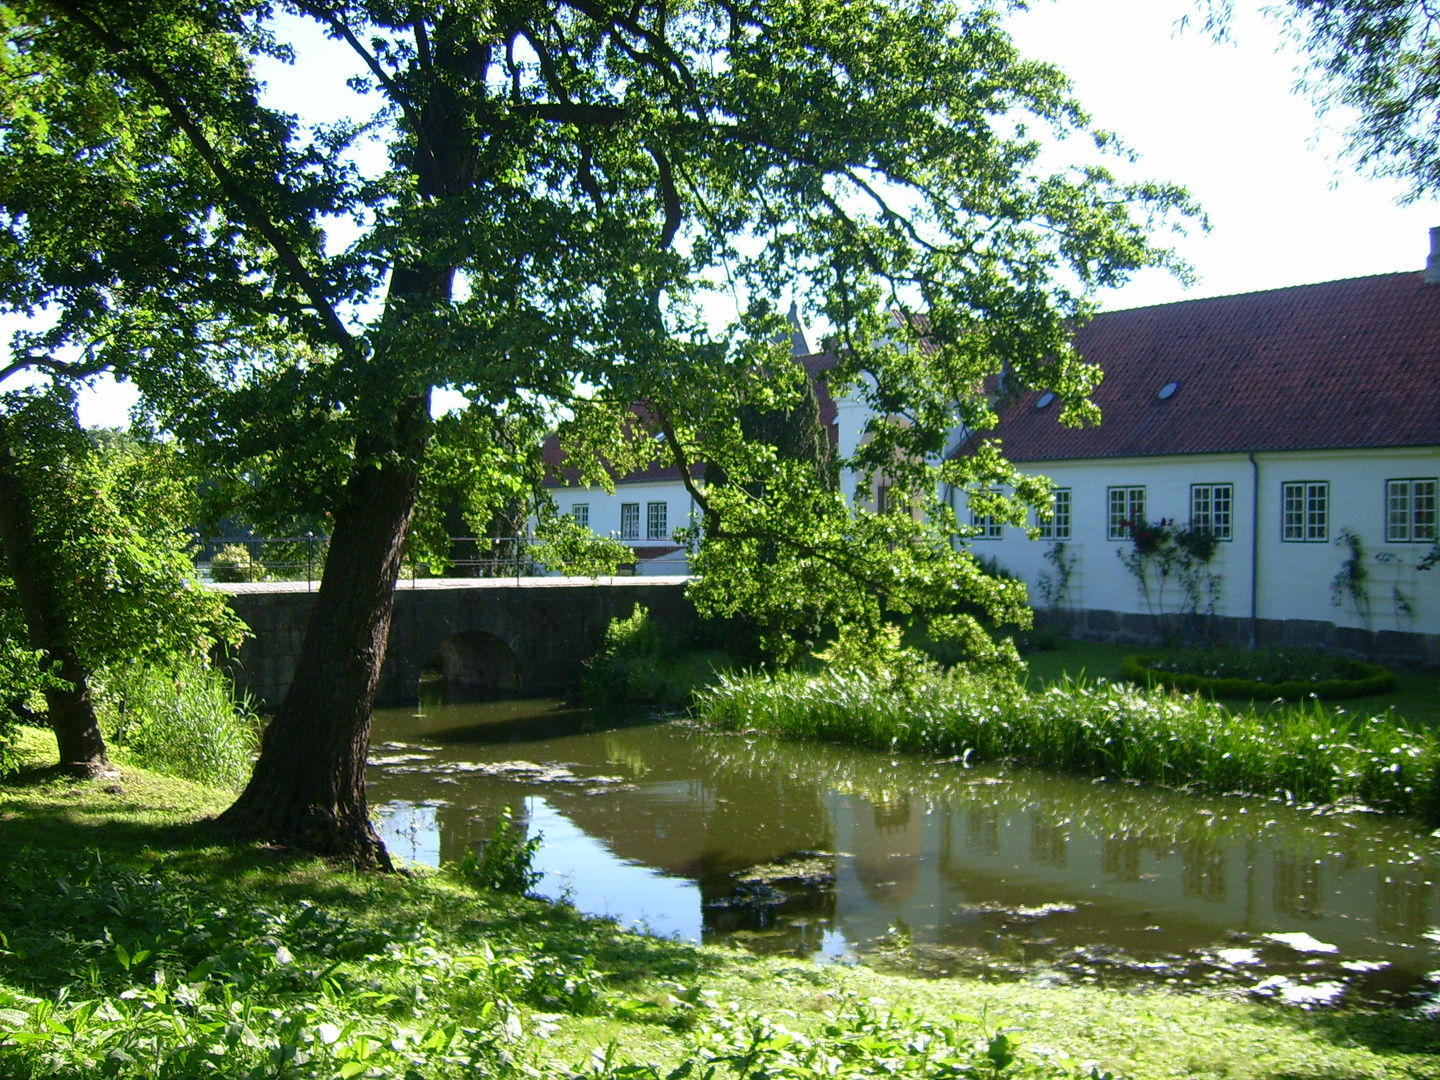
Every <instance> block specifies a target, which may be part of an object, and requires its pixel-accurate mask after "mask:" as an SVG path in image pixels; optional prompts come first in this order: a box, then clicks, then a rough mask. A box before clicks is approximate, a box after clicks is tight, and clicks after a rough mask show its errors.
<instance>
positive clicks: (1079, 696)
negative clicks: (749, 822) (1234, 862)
mask: <svg viewBox="0 0 1440 1080" xmlns="http://www.w3.org/2000/svg"><path fill="white" fill-rule="evenodd" d="M696 712H697V714H698V715H699V716H700V717H701V718H703V719H704V720H706V721H707V722H709V723H711V724H713V725H715V726H716V727H719V728H722V729H728V730H757V731H765V732H771V733H774V734H777V735H783V736H788V737H793V738H811V739H827V740H833V741H837V742H845V743H851V744H855V745H859V746H869V747H874V748H877V749H894V750H907V751H914V752H917V753H924V754H933V755H944V756H947V757H948V756H959V757H963V758H965V759H966V760H970V761H976V762H980V761H994V760H1000V759H1010V760H1014V761H1017V762H1019V763H1022V764H1025V765H1031V766H1036V767H1039V768H1050V769H1064V770H1069V771H1072V772H1079V773H1086V774H1090V775H1095V776H1106V777H1111V778H1114V779H1131V780H1142V781H1147V782H1154V783H1161V784H1167V785H1170V786H1173V787H1193V788H1196V789H1202V790H1206V791H1212V792H1245V793H1248V794H1253V795H1267V796H1280V797H1289V798H1292V799H1294V800H1296V801H1299V802H1315V803H1331V802H1336V801H1339V800H1342V799H1353V800H1359V801H1360V802H1362V803H1364V804H1365V805H1367V806H1370V807H1374V808H1376V809H1383V810H1388V811H1392V812H1402V813H1424V814H1428V815H1431V816H1434V815H1435V814H1436V813H1437V809H1440V791H1437V768H1440V747H1437V739H1436V736H1435V734H1434V732H1432V731H1430V730H1429V729H1413V728H1410V727H1408V726H1406V725H1405V724H1403V723H1401V722H1398V721H1396V720H1393V719H1391V718H1389V717H1370V718H1360V717H1354V716H1347V715H1343V714H1340V715H1337V714H1334V713H1332V712H1331V711H1329V710H1326V709H1325V708H1324V707H1322V706H1320V705H1319V704H1318V703H1311V704H1308V705H1304V706H1299V707H1296V708H1293V709H1289V710H1286V711H1285V712H1284V713H1282V714H1280V715H1278V716H1276V715H1261V714H1260V713H1258V712H1256V711H1255V710H1250V711H1248V712H1244V713H1240V714H1235V713H1232V712H1231V711H1229V710H1227V709H1225V708H1224V707H1223V706H1221V705H1218V704H1215V703H1214V702H1210V701H1207V700H1205V699H1203V698H1199V697H1193V696H1189V697H1187V696H1183V695H1180V694H1175V693H1171V692H1167V691H1163V690H1149V689H1140V688H1136V687H1130V686H1122V685H1116V684H1109V683H1085V682H1079V681H1066V682H1064V683H1061V684H1057V685H1054V686H1051V687H1049V688H1048V689H1046V690H1044V691H1042V692H1040V693H1028V692H1027V691H1025V690H1024V689H1022V688H1021V687H1020V686H1018V685H1016V684H1015V683H1014V682H1011V681H1009V680H1005V679H1000V678H993V677H988V676H979V675H973V674H969V673H966V672H963V671H960V670H955V671H951V672H940V671H938V670H935V669H929V670H927V671H924V672H921V673H919V674H917V675H914V676H912V677H911V678H909V679H907V680H904V681H901V682H897V681H895V680H893V679H887V678H886V677H884V676H882V675H877V674H875V673H874V672H869V671H866V670H861V669H858V668H831V669H828V670H825V671H822V672H820V673H818V674H812V673H806V672H799V671H795V672H784V673H780V674H776V675H745V676H722V677H721V679H720V680H719V682H718V684H717V685H716V686H714V687H713V688H711V689H709V690H707V691H702V692H701V693H700V694H699V695H698V698H697V705H696Z"/></svg>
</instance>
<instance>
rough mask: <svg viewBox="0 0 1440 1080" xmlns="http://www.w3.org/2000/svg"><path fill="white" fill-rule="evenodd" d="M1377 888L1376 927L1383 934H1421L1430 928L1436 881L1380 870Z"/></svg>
mask: <svg viewBox="0 0 1440 1080" xmlns="http://www.w3.org/2000/svg"><path fill="white" fill-rule="evenodd" d="M1378 876H1379V879H1380V880H1379V882H1378V884H1377V886H1376V889H1375V928H1376V929H1377V930H1379V931H1380V933H1382V934H1397V935H1400V934H1403V935H1419V934H1424V933H1425V932H1426V931H1427V930H1429V929H1430V894H1431V893H1432V892H1434V890H1435V886H1434V883H1433V882H1430V881H1422V880H1410V881H1404V880H1397V878H1396V876H1395V874H1394V873H1392V872H1390V871H1387V870H1380V871H1378Z"/></svg>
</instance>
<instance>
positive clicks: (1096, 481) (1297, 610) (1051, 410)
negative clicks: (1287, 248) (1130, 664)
mask: <svg viewBox="0 0 1440 1080" xmlns="http://www.w3.org/2000/svg"><path fill="white" fill-rule="evenodd" d="M1437 232H1440V230H1437ZM1434 262H1435V259H1434V257H1433V256H1432V264H1433V263H1434ZM1435 269H1436V270H1440V266H1436V267H1435ZM1431 278H1434V279H1435V281H1436V282H1440V273H1432V272H1427V273H1426V274H1423V275H1422V274H1420V273H1402V274H1386V275H1380V276H1376V277H1367V278H1356V279H1352V280H1347V281H1335V282H1328V283H1326V284H1321V285H1306V286H1299V287H1296V288H1289V289H1277V290H1273V291H1269V292H1259V293H1249V294H1245V295H1241V296H1229V297H1220V298H1215V299H1209V300H1192V301H1186V302H1183V303H1178V304H1167V305H1163V306H1160V307H1152V308H1138V309H1134V310H1130V311H1117V312H1111V313H1107V314H1102V315H1100V316H1098V317H1097V318H1096V319H1095V320H1094V321H1093V322H1091V323H1090V324H1089V325H1088V326H1086V327H1085V328H1084V329H1083V330H1082V331H1081V332H1080V333H1079V335H1078V336H1077V339H1076V344H1077V346H1078V348H1079V350H1080V352H1081V354H1082V355H1083V356H1084V357H1085V359H1086V360H1088V361H1090V362H1091V363H1095V364H1098V365H1099V366H1100V368H1101V369H1102V370H1103V371H1104V373H1105V375H1104V381H1103V382H1102V383H1101V385H1100V387H1099V389H1098V391H1097V392H1096V394H1095V401H1096V404H1098V405H1099V406H1100V409H1101V412H1102V415H1103V419H1102V422H1101V424H1100V425H1099V426H1098V427H1091V428H1086V429H1078V430H1077V429H1074V428H1067V427H1063V426H1061V425H1060V424H1059V423H1058V422H1057V414H1058V412H1059V408H1058V405H1057V404H1056V403H1055V401H1054V398H1053V395H1050V394H1046V393H1028V394H1025V395H1023V396H1021V397H1020V398H1019V399H1018V400H1017V401H1015V402H1013V403H1012V404H1010V405H1009V406H1007V407H1006V408H1005V409H1003V410H1002V411H1001V420H1000V424H999V427H998V428H997V429H995V430H994V431H990V432H985V433H982V437H984V438H998V439H1000V440H1001V443H1002V446H1003V449H1004V453H1005V454H1006V456H1007V457H1008V458H1009V459H1010V460H1011V461H1013V462H1015V463H1017V464H1019V465H1021V466H1022V467H1023V468H1024V469H1025V470H1026V471H1027V472H1033V473H1037V474H1040V475H1043V476H1046V477H1049V478H1050V479H1051V480H1052V481H1053V482H1054V484H1055V493H1056V505H1055V515H1054V519H1053V521H1052V522H1051V523H1049V524H1047V525H1045V526H1044V527H1043V531H1044V535H1043V536H1042V537H1041V538H1040V539H1038V540H1037V539H1031V538H1030V537H1029V535H1027V532H1026V530H1024V529H1020V528H1015V527H1009V526H998V525H995V524H993V523H989V522H985V521H975V522H974V523H975V524H977V525H980V526H981V527H982V528H983V534H982V535H981V536H979V537H977V538H976V539H975V540H974V541H972V544H973V548H974V550H975V551H976V553H977V554H982V555H986V556H993V557H994V558H995V559H996V560H997V561H998V562H999V564H1000V565H1001V566H1002V567H1004V568H1005V569H1007V570H1009V571H1010V572H1012V573H1014V574H1016V575H1017V576H1019V577H1021V578H1023V579H1024V580H1025V581H1026V582H1027V583H1028V584H1029V585H1030V588H1031V595H1032V602H1033V603H1034V604H1035V605H1036V606H1037V607H1043V606H1045V605H1046V603H1047V601H1048V602H1049V603H1050V604H1051V605H1052V606H1053V607H1054V608H1055V609H1057V611H1056V614H1057V616H1059V615H1062V614H1063V616H1064V618H1063V619H1062V620H1061V621H1062V622H1065V623H1068V624H1069V626H1070V628H1071V630H1072V631H1074V632H1077V633H1082V634H1084V635H1086V636H1091V637H1106V636H1111V637H1117V638H1121V639H1124V638H1127V637H1129V638H1143V637H1148V636H1151V635H1152V634H1153V633H1154V632H1155V630H1156V628H1157V627H1156V624H1155V623H1154V622H1153V621H1149V620H1150V619H1152V618H1153V616H1154V615H1157V614H1164V613H1173V612H1175V611H1177V610H1179V609H1180V608H1181V607H1183V606H1185V605H1184V604H1183V603H1182V598H1181V596H1180V594H1179V589H1178V585H1177V583H1176V582H1175V581H1174V580H1173V578H1172V579H1171V580H1170V581H1168V582H1166V586H1167V590H1168V592H1167V594H1166V595H1164V596H1163V597H1162V596H1159V595H1157V593H1158V590H1157V588H1156V586H1157V584H1158V579H1156V578H1152V580H1151V583H1150V589H1149V595H1148V596H1147V595H1146V594H1145V593H1144V592H1143V591H1142V590H1141V588H1140V585H1139V583H1138V581H1137V579H1136V577H1135V575H1134V574H1133V573H1132V572H1131V570H1129V569H1127V567H1126V566H1125V564H1124V562H1123V561H1122V559H1121V558H1120V557H1118V556H1121V555H1125V554H1128V553H1130V552H1133V550H1134V547H1135V544H1134V538H1133V536H1132V529H1131V527H1130V523H1131V522H1134V521H1146V522H1155V521H1157V520H1159V519H1169V520H1170V521H1172V522H1174V523H1176V525H1177V526H1179V527H1184V526H1186V525H1193V526H1205V527H1207V528H1208V529H1210V530H1211V531H1212V532H1213V533H1214V534H1215V535H1216V536H1217V537H1218V540H1219V543H1218V545H1217V549H1218V550H1217V552H1216V554H1215V556H1214V558H1213V560H1212V562H1211V564H1210V567H1209V571H1210V574H1211V575H1213V579H1214V589H1213V591H1211V590H1206V592H1207V596H1206V598H1205V600H1204V603H1203V604H1202V607H1210V606H1211V605H1212V603H1213V610H1214V613H1215V614H1216V615H1217V616H1219V618H1218V619H1216V620H1212V621H1211V623H1210V624H1209V626H1210V629H1212V630H1214V629H1215V628H1217V627H1218V628H1219V629H1220V630H1221V632H1222V633H1223V634H1224V635H1226V636H1228V637H1230V638H1232V639H1234V640H1237V641H1240V642H1244V641H1246V640H1249V639H1250V638H1251V636H1252V635H1253V636H1254V637H1256V638H1257V639H1258V640H1259V641H1261V642H1262V643H1263V642H1273V643H1285V644H1312V645H1330V646H1338V647H1343V648H1352V649H1356V650H1366V651H1369V650H1370V649H1372V648H1373V647H1374V642H1372V639H1371V638H1370V636H1369V634H1368V633H1367V631H1374V632H1376V633H1377V634H1378V635H1379V637H1378V639H1376V640H1378V642H1379V651H1380V652H1382V653H1386V654H1389V655H1395V656H1399V657H1408V658H1411V659H1415V660H1424V659H1429V660H1440V637H1437V636H1436V635H1440V568H1437V569H1436V570H1434V571H1429V570H1427V569H1425V568H1424V567H1425V565H1426V563H1425V560H1426V556H1428V555H1429V554H1430V552H1431V551H1432V550H1435V545H1436V540H1437V484H1440V479H1437V478H1440V283H1429V280H1430V279H1431ZM962 452H963V450H962ZM961 509H962V510H963V507H962V508H961ZM972 520H973V519H972ZM1351 538H1354V540H1353V541H1352V540H1351ZM1060 544H1063V548H1061V549H1059V550H1057V545H1060ZM1357 544H1358V549H1357V547H1356V545H1357ZM1357 550H1358V554H1359V559H1358V561H1356V562H1354V563H1353V565H1354V566H1355V567H1357V568H1358V569H1359V570H1360V571H1362V572H1361V573H1360V574H1352V575H1350V576H1349V577H1348V578H1347V577H1346V575H1345V574H1344V573H1343V572H1342V571H1343V570H1344V566H1345V564H1346V562H1347V560H1350V559H1352V556H1353V555H1354V554H1355V553H1356V551H1357ZM1061 561H1064V562H1065V563H1066V564H1067V566H1068V567H1069V568H1070V572H1069V580H1068V587H1067V588H1066V589H1065V590H1064V595H1057V593H1058V592H1059V590H1058V588H1057V586H1058V583H1059V578H1060V573H1059V567H1058V565H1057V564H1058V563H1059V562H1061ZM1337 583H1338V585H1339V588H1338V594H1337V591H1336V585H1337ZM1042 585H1046V586H1048V590H1047V589H1042ZM1347 585H1348V586H1353V587H1347ZM1047 591H1048V593H1049V595H1048V597H1047V596H1046V592H1047ZM1337 601H1338V603H1337ZM1357 631H1358V633H1357Z"/></svg>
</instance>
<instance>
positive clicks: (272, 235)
mask: <svg viewBox="0 0 1440 1080" xmlns="http://www.w3.org/2000/svg"><path fill="white" fill-rule="evenodd" d="M50 2H51V3H52V4H53V5H54V6H55V7H56V8H57V9H59V11H60V12H61V13H63V14H64V15H66V16H68V17H69V18H70V19H71V20H73V21H74V22H76V23H78V24H79V25H80V26H82V27H83V28H84V29H85V30H86V31H88V32H89V33H90V35H91V36H92V37H94V38H95V40H96V41H97V42H99V43H100V44H101V45H103V46H105V48H106V49H108V50H109V51H110V52H111V53H113V54H114V55H115V57H116V63H117V64H119V65H122V66H129V67H130V68H131V69H132V70H133V73H134V74H135V75H137V76H138V77H139V79H140V80H141V81H142V82H144V83H145V84H146V85H148V86H149V87H150V89H151V90H152V91H153V92H154V93H155V95H156V96H157V97H158V98H159V99H160V102H161V104H163V105H164V106H165V108H166V110H167V111H168V112H169V113H170V115H171V117H172V118H173V119H174V121H175V123H176V124H178V125H179V127H180V130H181V131H183V132H184V133H185V137H186V138H187V139H189V140H190V145H191V146H193V147H194V148H195V151H196V153H198V154H199V155H200V158H201V160H203V161H204V162H205V164H206V165H207V166H208V167H209V168H210V171H211V172H212V173H214V174H215V178H216V179H217V180H218V181H219V182H220V187H221V189H222V190H223V191H224V192H225V194H226V195H227V196H228V197H229V198H230V200H231V201H232V202H233V203H234V205H235V208H236V209H237V210H238V211H239V213H240V217H241V220H243V221H244V222H245V223H246V224H248V225H249V226H250V227H251V228H253V229H254V230H255V231H256V232H258V233H259V234H260V235H261V237H263V238H264V240H265V242H266V243H267V244H268V245H269V246H270V249H271V250H272V251H274V253H275V256H276V258H278V259H279V260H280V265H281V266H283V267H284V268H285V270H286V271H287V272H288V273H289V274H290V276H291V277H292V278H293V279H294V281H295V283H296V285H298V286H299V288H300V290H301V291H302V292H303V293H304V294H305V297H306V299H308V300H309V301H310V305H311V307H312V308H313V309H314V311H315V313H316V314H317V315H318V316H320V320H321V322H323V323H324V324H325V329H326V330H327V331H329V333H330V335H331V337H332V338H333V339H334V343H335V344H336V345H337V346H338V347H339V348H340V350H341V351H342V352H344V353H345V354H346V355H348V356H351V357H354V356H355V355H357V354H358V352H359V343H358V342H357V341H356V340H355V337H354V335H352V334H351V333H350V331H349V330H347V329H346V328H345V324H344V322H343V321H341V319H340V316H339V314H338V313H337V312H336V310H335V308H334V306H333V305H332V304H331V302H330V298H329V297H328V296H327V295H326V293H325V290H324V288H322V286H321V283H320V282H319V281H318V280H317V279H316V277H315V275H314V274H312V273H311V272H310V270H309V268H308V267H306V265H305V263H304V260H302V259H301V257H300V253H299V252H298V251H296V249H295V248H294V246H293V245H292V244H291V243H290V241H289V239H288V238H287V237H286V236H285V234H284V232H282V231H281V229H280V227H279V226H278V225H277V224H276V223H275V222H274V221H272V220H271V219H270V215H269V214H268V213H266V211H265V209H264V207H262V206H261V205H260V203H259V202H258V201H257V200H256V199H255V197H254V196H253V195H252V194H251V193H250V192H249V191H247V190H246V189H245V185H244V184H243V183H242V182H241V180H240V178H239V177H238V176H236V175H235V173H233V172H232V171H231V170H230V167H229V166H228V165H226V164H225V161H224V159H223V158H222V157H221V156H220V153H219V151H217V150H216V149H215V147H214V145H213V144H212V143H211V142H210V140H209V138H208V137H207V136H206V134H205V132H204V130H203V129H202V128H201V126H200V122H199V120H198V119H197V118H196V117H195V116H193V115H192V114H191V113H190V111H189V110H188V109H187V108H186V107H185V103H184V101H183V100H182V98H181V97H180V95H179V93H178V92H177V91H176V90H175V89H174V88H173V87H172V86H171V85H170V83H169V82H168V81H167V80H166V79H165V78H164V77H163V76H162V75H161V74H160V72H159V71H157V70H156V69H155V68H154V67H153V66H152V65H151V64H150V63H149V62H148V61H146V60H145V59H144V58H143V57H142V56H140V55H139V54H138V52H137V50H135V49H134V48H133V47H132V46H131V45H130V43H129V42H127V41H125V39H124V38H122V37H120V36H119V35H117V34H115V33H113V32H112V31H110V30H108V29H106V28H105V27H104V26H102V25H101V24H100V23H99V22H97V21H96V20H95V19H94V18H92V17H91V16H90V14H89V13H88V12H87V11H85V10H84V8H83V7H82V5H81V4H80V3H77V2H75V0H50Z"/></svg>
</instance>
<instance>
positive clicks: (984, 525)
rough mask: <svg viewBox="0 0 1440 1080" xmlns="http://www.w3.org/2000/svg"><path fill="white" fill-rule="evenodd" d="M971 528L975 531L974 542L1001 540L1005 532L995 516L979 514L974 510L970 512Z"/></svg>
mask: <svg viewBox="0 0 1440 1080" xmlns="http://www.w3.org/2000/svg"><path fill="white" fill-rule="evenodd" d="M986 494H994V492H987V493H986ZM970 527H971V528H972V529H974V530H975V532H974V534H973V535H972V537H971V538H972V539H974V540H999V539H1000V536H1001V533H1002V531H1003V526H1002V525H1001V523H1000V522H998V521H996V520H995V517H994V515H993V514H977V513H976V512H975V511H974V510H971V511H970Z"/></svg>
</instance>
